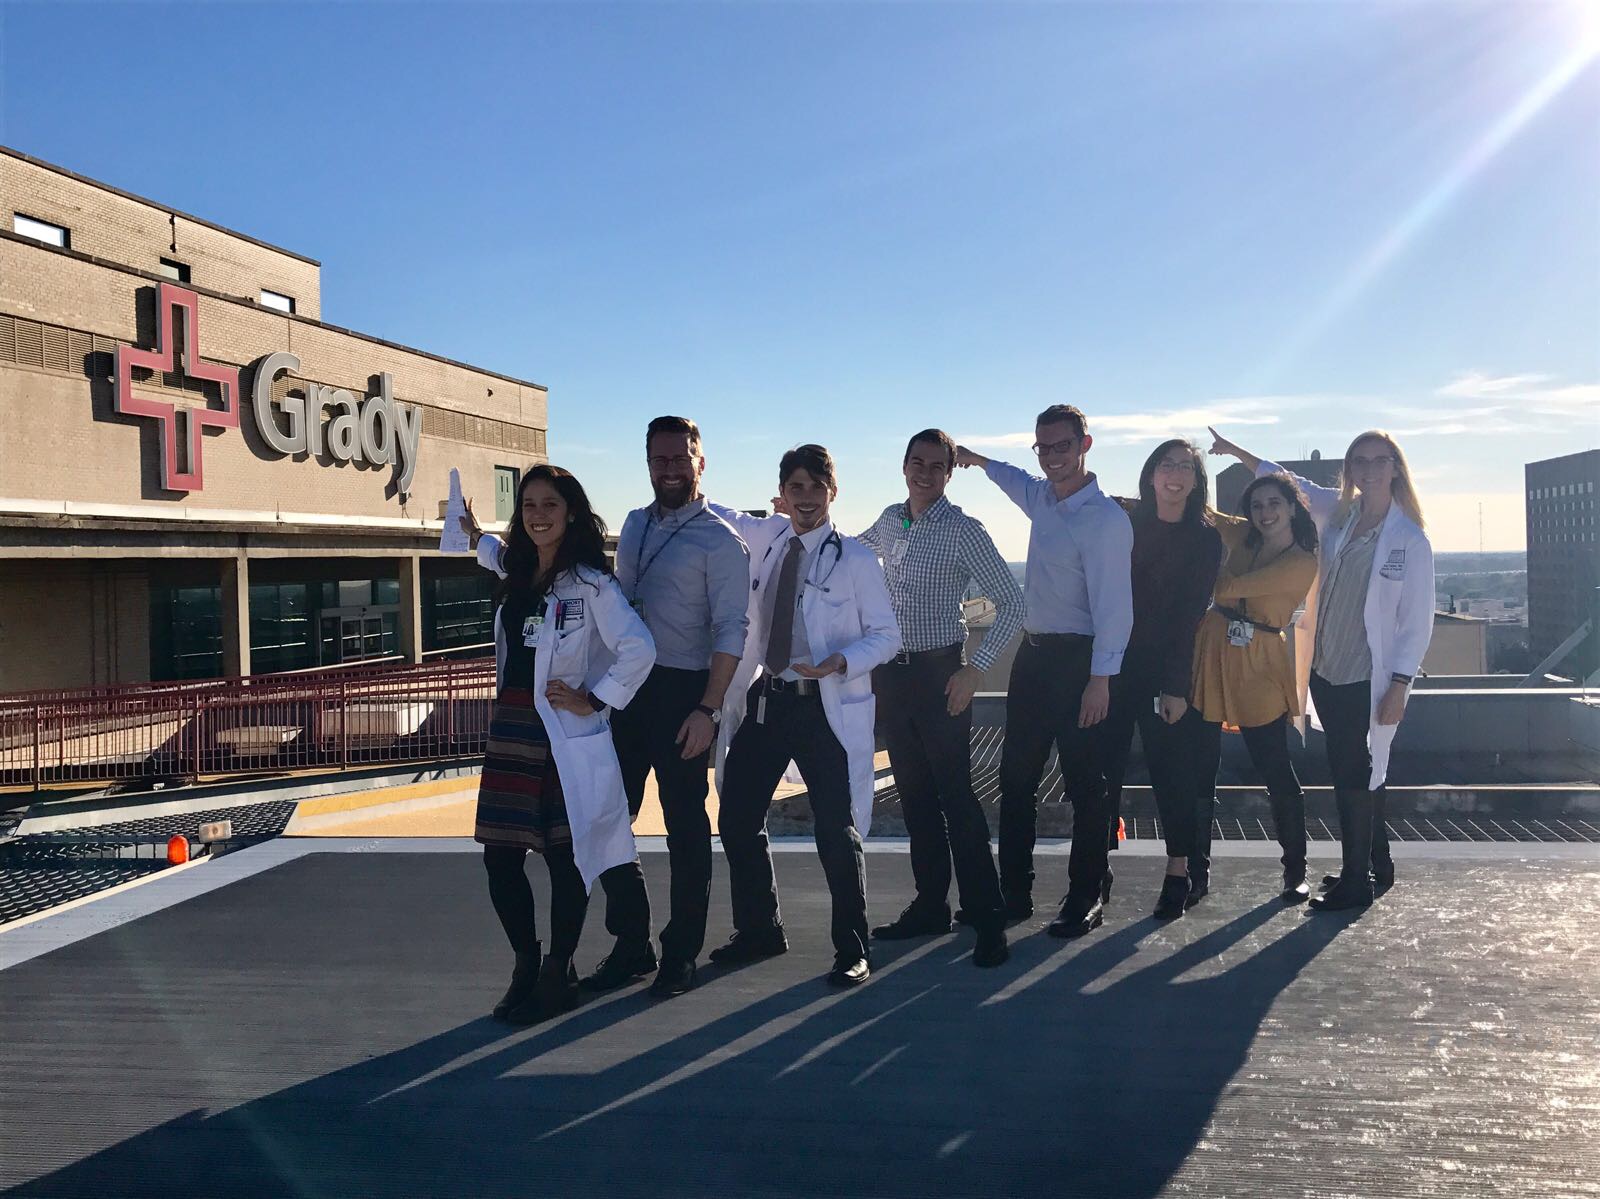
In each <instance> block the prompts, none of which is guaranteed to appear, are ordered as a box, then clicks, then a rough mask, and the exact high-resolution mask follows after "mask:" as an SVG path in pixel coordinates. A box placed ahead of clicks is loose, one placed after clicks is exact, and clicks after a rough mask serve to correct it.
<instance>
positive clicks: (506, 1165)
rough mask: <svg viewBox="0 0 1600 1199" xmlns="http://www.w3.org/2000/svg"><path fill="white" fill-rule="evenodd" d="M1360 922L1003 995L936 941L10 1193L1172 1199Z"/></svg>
mask: <svg viewBox="0 0 1600 1199" xmlns="http://www.w3.org/2000/svg"><path fill="white" fill-rule="evenodd" d="M1345 926H1346V921H1342V920H1326V919H1306V918H1303V917H1302V916H1301V915H1300V914H1299V913H1296V912H1285V911H1284V910H1283V909H1282V908H1281V907H1280V906H1279V905H1278V904H1277V903H1276V901H1273V902H1269V903H1267V904H1263V905H1261V906H1260V907H1257V908H1255V909H1253V910H1250V911H1247V912H1245V913H1244V914H1242V915H1240V916H1239V917H1237V918H1236V919H1234V920H1232V921H1230V922H1228V923H1227V924H1224V925H1222V926H1220V927H1217V928H1214V929H1210V930H1209V931H1207V930H1206V926H1205V924H1204V922H1203V921H1201V920H1199V919H1195V920H1185V921H1181V922H1179V923H1178V924H1177V925H1173V926H1158V925H1156V924H1155V923H1154V922H1152V921H1149V920H1141V921H1137V922H1135V923H1133V924H1129V925H1127V926H1125V927H1122V928H1120V929H1117V930H1115V931H1112V932H1110V933H1109V934H1108V935H1106V936H1103V937H1097V938H1093V939H1091V940H1089V941H1087V942H1080V943H1074V944H1070V945H1064V944H1062V943H1060V942H1056V941H1052V940H1049V939H1048V938H1045V937H1043V936H1038V935H1035V936H1030V937H1024V938H1022V939H1020V940H1019V941H1018V943H1017V945H1016V954H1015V957H1014V960H1013V962H1012V963H1011V964H1010V965H1009V966H1007V967H1006V968H1004V969H1001V970H998V971H977V970H973V969H972V968H971V966H970V964H969V963H968V962H967V961H966V960H965V958H964V957H963V956H961V955H960V947H958V945H957V944H956V943H955V942H953V941H951V940H944V939H941V940H939V941H935V942H931V943H924V944H921V945H918V946H916V947H914V948H911V949H909V950H902V951H901V952H900V953H899V954H898V955H897V956H894V957H890V956H888V955H885V957H884V958H883V960H882V961H881V962H880V968H879V970H878V974H877V977H876V978H875V979H874V981H873V982H872V983H871V984H870V985H869V986H867V987H865V988H862V989H860V990H858V991H852V992H845V993H839V992H832V991H829V990H828V989H826V988H824V987H822V986H821V985H820V984H819V983H818V982H817V981H816V979H814V978H807V979H806V980H805V981H804V982H801V983H798V984H795V985H791V986H788V987H785V988H783V989H780V990H777V991H775V992H772V993H769V994H765V995H760V994H759V993H757V992H756V991H755V988H757V987H759V985H760V983H761V981H762V978H763V975H762V974H761V973H760V972H761V971H762V970H763V969H765V967H764V966H759V965H758V966H755V967H751V968H749V969H747V970H745V971H740V972H737V973H735V974H723V975H720V976H715V977H710V978H708V979H707V989H708V990H709V989H710V988H712V987H715V988H717V989H719V990H721V989H722V988H729V989H731V990H737V991H740V992H743V991H750V992H751V993H752V995H753V998H752V1000H751V1001H750V1002H747V1003H744V1004H743V1005H742V1006H737V1007H735V1008H734V1010H732V1011H730V1012H727V1013H726V1014H723V1015H720V1016H714V1017H713V1018H710V1019H709V1020H705V1022H704V1023H696V1021H697V1020H704V1019H705V1016H706V1013H707V1011H708V1010H710V1009H709V1008H708V1007H706V1006H697V1002H696V996H694V995H691V996H689V997H686V998H684V999H681V1000H676V1001H673V1003H671V1004H669V1005H664V1006H661V1007H656V1008H650V1007H646V1006H645V1005H644V1001H643V1000H642V999H641V998H640V997H639V996H637V995H635V994H629V995H624V996H619V997H616V998H613V999H610V1000H607V1001H606V1002H602V1003H596V1004H592V1005H590V1006H588V1007H585V1008H583V1009H580V1010H579V1011H578V1012H576V1013H574V1014H573V1015H571V1016H569V1017H568V1018H566V1019H564V1020H562V1021H560V1022H557V1023H554V1024H551V1025H548V1026H544V1027H541V1028H538V1029H534V1030H531V1031H526V1032H518V1033H508V1031H507V1030H506V1029H505V1028H503V1027H501V1026H497V1025H493V1024H491V1023H490V1022H488V1021H486V1020H479V1021H473V1022H470V1023H468V1024H465V1025H462V1026H460V1027H457V1028H454V1029H452V1030H450V1031H449V1032H446V1033H443V1034H441V1035H439V1036H435V1037H432V1038H429V1039H427V1040H425V1041H421V1042H419V1043H417V1044H415V1045H412V1046H410V1047H408V1048H406V1049H403V1050H400V1051H398V1052H394V1053H390V1054H387V1055H385V1056H383V1057H379V1058H375V1059H373V1060H371V1061H367V1062H363V1063H360V1064H358V1065H355V1066H352V1067H349V1068H347V1069H343V1070H339V1071H337V1072H333V1073H330V1074H327V1075H325V1076H322V1077H319V1078H316V1079H313V1080H311V1081H308V1082H305V1083H302V1084H299V1085H296V1086H293V1087H290V1088H288V1089H285V1090H282V1091H279V1092H277V1093H275V1094H272V1095H269V1096H266V1097H264V1098H261V1099H259V1100H256V1101H253V1102H249V1103H245V1104H242V1105H240V1106H238V1107H234V1108H232V1109H230V1110H227V1111H223V1112H220V1113H217V1114H214V1115H209V1116H208V1115H205V1114H204V1113H200V1112H196V1113H191V1114H190V1115H188V1116H185V1117H182V1118H179V1119H177V1120H172V1121H169V1122H167V1123H166V1124H163V1125H161V1126H160V1127H157V1128H154V1129H152V1130H151V1131H149V1132H147V1133H144V1134H141V1135H139V1136H136V1137H133V1138H130V1139H129V1140H127V1141H124V1142H122V1143H120V1144H118V1145H115V1146H113V1147H111V1148H109V1149H106V1150H105V1151H103V1152H100V1153H97V1154H94V1155H93V1156H90V1157H87V1158H85V1159H83V1160H81V1161H79V1162H77V1163H75V1164H73V1165H71V1166H68V1167H66V1168H64V1169H61V1170H59V1171H57V1172H55V1173H53V1174H50V1175H47V1176H45V1177H42V1178H40V1179H37V1180H36V1181H34V1182H31V1183H28V1184H25V1185H23V1186H21V1187H19V1188H17V1189H15V1190H14V1191H13V1192H11V1193H14V1194H18V1195H29V1196H47V1195H48V1196H63V1195H89V1194H95V1195H100V1194H111V1193H115V1194H119V1195H127V1196H134V1195H145V1194H151V1195H156V1194H159V1195H163V1196H171V1195H191V1194H193V1195H199V1194H206V1195H229V1196H255V1195H270V1196H340V1197H342V1196H349V1195H369V1196H381V1197H388V1196H394V1197H397V1199H398V1197H401V1196H404V1197H406V1199H414V1197H416V1196H426V1195H455V1194H461V1195H482V1196H499V1195H506V1196H512V1195H516V1196H522V1195H606V1196H610V1195H641V1196H644V1195H649V1196H703V1195H735V1194H741V1195H742V1194H759V1195H773V1196H776V1195H796V1196H800V1195H804V1196H812V1195H817V1194H827V1193H841V1192H842V1193H856V1194H872V1195H883V1196H907V1197H911V1196H917V1197H919V1199H920V1197H923V1196H928V1195H934V1194H939V1195H972V1196H984V1197H985V1199H993V1197H995V1196H1033V1195H1039V1196H1045V1195H1048V1196H1052V1197H1058V1196H1061V1195H1066V1194H1082V1195H1094V1196H1107V1197H1110V1196H1129V1197H1133V1196H1153V1195H1156V1194H1158V1193H1159V1192H1161V1190H1162V1189H1163V1187H1164V1186H1165V1185H1166V1184H1167V1182H1168V1181H1169V1180H1171V1178H1172V1177H1173V1175H1174V1174H1175V1173H1176V1172H1177V1170H1178V1169H1179V1168H1180V1167H1181V1166H1182V1164H1183V1163H1184V1161H1185V1160H1186V1159H1187V1158H1188V1156H1189V1155H1190V1153H1191V1152H1192V1151H1193V1150H1194V1149H1195V1146H1196V1145H1197V1144H1198V1143H1199V1141H1200V1138H1201V1136H1202V1134H1203V1132H1204V1131H1205V1129H1206V1127H1207V1124H1208V1122H1209V1121H1210V1119H1211V1117H1212V1115H1213V1113H1214V1111H1215V1109H1216V1107H1217V1104H1218V1101H1219V1099H1220V1098H1221V1097H1222V1096H1223V1094H1224V1092H1225V1090H1227V1089H1228V1088H1229V1087H1230V1084H1232V1083H1233V1081H1234V1079H1235V1076H1236V1075H1237V1074H1238V1072H1239V1070H1240V1067H1241V1066H1242V1065H1243V1064H1244V1062H1245V1061H1246V1058H1247V1055H1248V1054H1249V1051H1250V1047H1251V1045H1252V1043H1253V1042H1254V1041H1255V1039H1256V1037H1257V1035H1258V1033H1259V1032H1260V1030H1261V1028H1262V1025H1263V1022H1264V1021H1266V1020H1268V1019H1269V1017H1270V1013H1271V1008H1272V1006H1273V1004H1274V1002H1275V1001H1276V1000H1277V998H1278V996H1279V995H1280V993H1281V992H1282V991H1283V990H1284V989H1285V988H1286V987H1288V986H1289V985H1290V984H1291V983H1293V982H1294V981H1295V979H1296V978H1297V977H1298V976H1299V975H1300V973H1301V971H1302V970H1303V969H1304V968H1305V967H1306V965H1307V964H1308V963H1309V962H1311V961H1312V959H1313V958H1315V957H1316V956H1317V954H1318V953H1320V952H1321V951H1322V950H1323V949H1324V948H1326V947H1327V946H1328V945H1329V944H1330V943H1331V942H1332V940H1333V939H1334V938H1335V937H1336V936H1338V934H1339V932H1340V930H1341V929H1343V928H1344V927H1345ZM724 1002H725V1001H724ZM646 1013H648V1018H647V1019H643V1020H640V1021H639V1023H638V1024H634V1023H633V1022H632V1021H631V1019H630V1018H632V1017H637V1016H642V1015H644V1014H646ZM646 1024H648V1030H645V1026H646ZM641 1030H644V1031H641ZM1285 1081H1288V1080H1285Z"/></svg>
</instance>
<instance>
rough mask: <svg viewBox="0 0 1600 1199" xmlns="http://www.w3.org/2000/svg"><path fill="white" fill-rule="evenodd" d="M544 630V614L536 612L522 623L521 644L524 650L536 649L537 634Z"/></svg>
mask: <svg viewBox="0 0 1600 1199" xmlns="http://www.w3.org/2000/svg"><path fill="white" fill-rule="evenodd" d="M543 628H544V613H543V612H538V613H535V614H534V615H532V616H530V617H528V618H527V619H526V620H524V621H523V622H522V644H523V647H524V648H525V649H536V648H538V645H539V632H540V630H541V629H543Z"/></svg>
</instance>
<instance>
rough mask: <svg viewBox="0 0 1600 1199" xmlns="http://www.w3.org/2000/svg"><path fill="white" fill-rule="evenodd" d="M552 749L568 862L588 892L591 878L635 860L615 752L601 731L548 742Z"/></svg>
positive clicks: (591, 883)
mask: <svg viewBox="0 0 1600 1199" xmlns="http://www.w3.org/2000/svg"><path fill="white" fill-rule="evenodd" d="M562 715H563V716H566V715H570V713H562ZM594 719H595V720H597V721H598V720H600V718H599V717H598V716H597V717H595V718H594ZM602 725H603V722H602ZM551 750H552V751H553V752H554V754H555V758H556V769H557V770H559V771H560V773H561V793H562V797H563V798H564V799H565V801H566V805H567V824H568V825H569V826H570V827H571V828H572V853H573V857H574V858H575V859H576V860H577V863H578V873H580V874H581V875H583V883H584V886H585V887H586V888H588V889H589V890H593V889H594V880H595V879H597V878H599V877H600V876H601V875H602V874H603V873H605V872H606V871H607V870H610V869H611V868H612V867H613V866H621V865H622V864H623V863H625V862H631V861H633V860H634V858H636V857H637V856H638V850H637V847H636V846H635V845H634V841H633V827H632V820H631V818H630V817H629V815H628V797H627V795H626V794H625V793H624V791H623V789H622V768H621V767H620V766H619V765H618V764H617V750H616V747H615V746H614V745H613V744H612V743H611V733H610V730H609V729H607V728H605V727H601V728H600V730H599V731H598V732H595V733H591V734H589V735H588V736H586V737H565V736H564V737H559V738H553V739H552V740H551Z"/></svg>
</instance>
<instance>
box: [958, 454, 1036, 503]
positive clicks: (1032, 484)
mask: <svg viewBox="0 0 1600 1199" xmlns="http://www.w3.org/2000/svg"><path fill="white" fill-rule="evenodd" d="M956 465H957V466H962V467H970V466H978V467H982V468H983V473H984V474H986V475H988V476H989V478H990V480H992V481H993V483H994V485H995V486H996V487H998V488H1000V490H1001V491H1003V492H1005V493H1006V496H1007V497H1008V498H1009V499H1010V500H1011V502H1012V503H1013V504H1015V505H1016V506H1017V507H1019V508H1021V509H1022V510H1023V511H1024V512H1027V513H1030V514H1031V513H1032V508H1031V505H1032V502H1033V499H1034V497H1035V496H1036V495H1037V494H1038V491H1039V488H1041V487H1048V486H1049V484H1048V483H1047V482H1045V480H1043V479H1036V478H1034V477H1033V476H1032V475H1030V474H1029V473H1028V472H1027V471H1025V470H1022V469H1020V468H1019V467H1015V466H1012V465H1011V464H1010V463H1009V462H997V461H996V460H995V459H993V458H985V457H984V456H983V455H982V454H980V453H978V452H977V451H975V450H969V449H968V448H967V447H966V446H964V445H958V446H956Z"/></svg>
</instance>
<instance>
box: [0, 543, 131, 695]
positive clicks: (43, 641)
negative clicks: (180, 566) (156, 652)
mask: <svg viewBox="0 0 1600 1199" xmlns="http://www.w3.org/2000/svg"><path fill="white" fill-rule="evenodd" d="M149 677H150V576H149V572H148V570H147V569H145V568H144V567H143V566H142V565H140V564H139V563H119V562H82V563H80V562H72V561H53V562H32V563H29V564H28V566H27V569H26V570H19V569H6V568H4V567H3V566H0V692H5V691H32V690H37V689H41V688H45V687H57V686H62V685H64V684H63V682H62V680H63V679H70V680H71V682H70V684H66V685H71V686H80V687H92V686H99V685H102V684H108V683H133V682H142V681H144V680H146V679H148V678H149Z"/></svg>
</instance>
